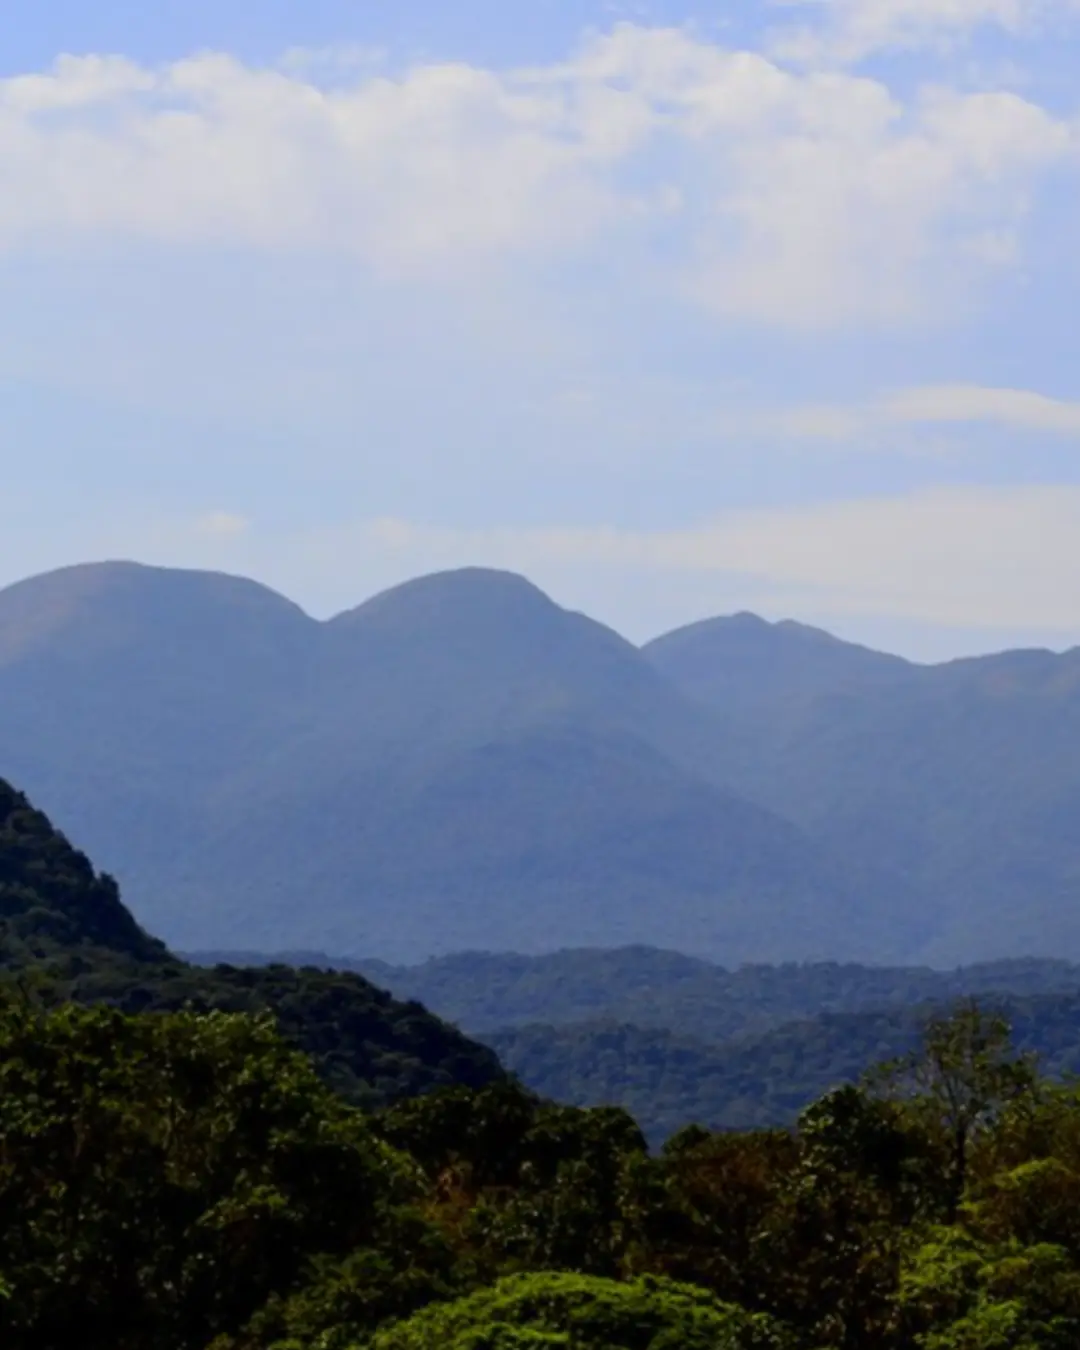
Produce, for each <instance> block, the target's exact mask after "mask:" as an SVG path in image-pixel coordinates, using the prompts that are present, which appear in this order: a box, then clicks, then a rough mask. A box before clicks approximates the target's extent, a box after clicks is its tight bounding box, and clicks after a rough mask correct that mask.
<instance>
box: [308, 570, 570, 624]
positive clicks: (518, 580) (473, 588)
mask: <svg viewBox="0 0 1080 1350" xmlns="http://www.w3.org/2000/svg"><path fill="white" fill-rule="evenodd" d="M559 612H561V611H560V610H559V606H558V605H556V604H555V602H554V601H553V600H551V599H550V598H549V597H548V596H546V595H545V594H544V592H543V591H542V590H541V589H540V588H539V586H535V585H533V583H532V582H531V581H529V580H528V579H527V578H525V577H523V576H521V575H519V573H517V572H507V571H502V570H500V569H498V568H493V567H459V568H455V569H453V570H451V571H445V572H430V573H428V574H427V575H426V576H422V577H414V578H413V579H412V580H411V581H404V582H402V583H401V584H400V585H398V586H391V587H390V588H389V589H388V590H385V591H380V592H379V594H378V595H374V596H372V597H371V599H370V600H365V601H364V603H363V604H361V605H357V606H356V608H355V609H349V610H346V611H345V612H344V613H343V614H339V615H338V616H337V617H336V618H335V619H332V620H331V621H330V622H331V624H338V625H352V624H354V623H360V622H363V623H376V624H379V625H380V626H382V625H384V624H386V625H390V626H394V625H396V624H398V623H402V624H413V623H428V622H432V621H438V620H440V619H446V618H450V619H460V618H464V617H466V616H474V617H479V616H490V617H491V618H492V619H498V620H505V619H506V618H507V617H508V616H513V615H515V614H520V615H521V616H523V617H524V616H525V615H528V614H545V615H550V614H555V613H559Z"/></svg>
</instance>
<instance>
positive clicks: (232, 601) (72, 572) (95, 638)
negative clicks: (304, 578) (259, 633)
mask: <svg viewBox="0 0 1080 1350" xmlns="http://www.w3.org/2000/svg"><path fill="white" fill-rule="evenodd" d="M264 620H270V621H273V620H277V621H279V622H281V621H284V623H285V624H286V625H289V626H291V627H303V626H307V625H309V624H312V623H313V622H314V621H313V620H311V619H309V618H308V616H307V615H306V614H305V613H304V612H303V610H302V609H300V607H299V606H298V605H295V604H293V602H292V601H291V600H286V599H285V597H284V596H282V595H278V593H277V592H276V591H272V590H271V589H270V588H269V587H268V586H263V585H262V584H260V583H259V582H257V581H250V580H248V579H247V578H246V577H237V576H231V575H229V574H227V573H224V572H208V571H196V570H189V569H183V568H171V567H152V566H148V565H146V564H144V563H137V562H128V561H107V562H93V563H80V564H78V565H76V566H73V567H61V568H58V569H56V570H55V571H52V572H43V573H40V574H39V575H37V576H33V577H28V578H27V579H26V580H24V581H18V582H16V583H15V584H14V585H12V586H8V587H7V588H6V589H4V590H0V664H3V663H4V662H6V661H11V660H14V659H17V658H18V657H20V656H23V655H26V654H28V653H30V652H33V651H35V650H39V649H41V648H42V647H47V646H48V645H49V644H50V643H52V642H53V641H56V640H64V639H70V638H72V637H74V636H78V638H79V639H80V640H81V641H83V642H86V643H90V644H92V645H93V646H94V647H95V648H98V649H100V648H101V647H103V646H110V645H113V644H115V643H117V642H123V641H125V640H127V639H128V638H129V637H130V636H131V635H133V634H135V633H139V634H145V633H146V632H147V631H149V630H151V629H156V630H163V629H168V630H170V631H171V632H172V633H174V634H177V635H182V634H183V633H184V632H185V631H186V630H193V631H195V630H197V631H198V634H199V636H200V637H201V636H202V635H203V629H204V628H205V625H206V624H207V623H208V622H209V623H211V624H216V625H219V626H221V627H222V628H223V629H227V628H230V627H234V626H235V625H236V624H238V623H241V624H242V623H244V622H246V621H254V622H255V623H261V622H262V621H264Z"/></svg>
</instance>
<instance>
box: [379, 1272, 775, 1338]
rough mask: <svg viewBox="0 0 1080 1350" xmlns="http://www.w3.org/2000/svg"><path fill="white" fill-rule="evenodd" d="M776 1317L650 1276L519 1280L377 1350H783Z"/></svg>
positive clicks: (418, 1324)
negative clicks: (618, 1280) (615, 1279)
mask: <svg viewBox="0 0 1080 1350" xmlns="http://www.w3.org/2000/svg"><path fill="white" fill-rule="evenodd" d="M790 1344H791V1342H790V1341H789V1340H788V1338H787V1337H786V1335H785V1334H784V1333H783V1331H782V1329H781V1328H780V1327H779V1326H778V1325H777V1324H776V1323H775V1322H773V1321H772V1320H771V1319H770V1318H768V1317H764V1316H761V1315H756V1316H755V1315H752V1314H748V1313H746V1312H744V1311H743V1310H742V1309H740V1308H735V1307H731V1306H728V1305H724V1304H722V1303H718V1302H717V1301H716V1300H715V1299H714V1298H712V1297H710V1296H709V1295H708V1294H707V1293H704V1292H703V1291H701V1290H699V1289H694V1288H691V1287H689V1286H686V1285H680V1284H675V1283H673V1282H672V1281H670V1280H664V1279H656V1278H652V1277H648V1276H647V1277H644V1278H641V1279H637V1280H630V1281H627V1282H625V1283H621V1284H616V1283H615V1282H613V1281H611V1280H604V1279H598V1278H596V1277H590V1276H585V1275H571V1274H550V1275H536V1274H528V1275H518V1276H512V1277H510V1278H508V1279H505V1280H501V1281H500V1282H499V1283H498V1284H496V1285H495V1286H494V1287H493V1288H491V1289H484V1290H481V1291H480V1292H479V1293H476V1294H473V1295H471V1296H470V1297H468V1298H465V1299H462V1300H460V1301H459V1302H457V1303H451V1304H447V1305H445V1306H442V1307H435V1308H431V1309H429V1310H427V1311H425V1312H422V1313H419V1314H418V1315H417V1316H415V1317H413V1318H411V1319H410V1320H409V1321H407V1322H403V1323H401V1324H400V1325H399V1326H397V1327H394V1328H392V1329H391V1330H389V1331H384V1332H380V1333H379V1334H377V1335H376V1337H375V1339H374V1341H373V1342H372V1350H430V1348H431V1347H432V1346H436V1345H437V1346H443V1347H445V1350H534V1348H535V1350H541V1348H542V1347H550V1348H551V1350H557V1347H563V1350H783V1347H785V1346H788V1345H790Z"/></svg>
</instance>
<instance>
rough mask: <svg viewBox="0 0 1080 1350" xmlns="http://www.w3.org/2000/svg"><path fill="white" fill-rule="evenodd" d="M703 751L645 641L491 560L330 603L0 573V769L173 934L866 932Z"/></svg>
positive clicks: (855, 951) (782, 950)
mask: <svg viewBox="0 0 1080 1350" xmlns="http://www.w3.org/2000/svg"><path fill="white" fill-rule="evenodd" d="M717 753H718V752H717V750H716V740H715V736H714V726H713V723H712V721H711V715H710V714H709V713H708V712H706V711H705V710H704V709H702V708H701V707H700V706H698V705H696V704H695V703H694V702H693V701H692V700H690V699H688V698H687V697H685V695H684V694H683V693H682V692H681V691H680V690H679V689H677V688H676V687H675V685H674V684H673V682H672V681H671V680H670V679H669V678H668V677H667V676H665V675H664V674H663V673H662V672H661V671H660V670H658V669H656V668H655V667H654V665H653V663H652V662H650V660H648V659H647V658H646V657H645V656H644V655H643V654H642V653H641V652H640V651H638V650H637V649H636V648H635V647H633V646H632V645H631V644H630V643H628V642H626V641H625V640H623V639H622V638H621V637H619V636H618V635H617V634H615V633H614V632H612V631H611V630H610V629H608V628H606V627H604V626H603V625H601V624H599V623H596V622H594V621H593V620H591V619H588V618H586V617H585V616H583V615H580V614H575V613H570V612H568V611H566V610H564V609H562V608H560V607H559V606H558V605H556V604H554V603H553V602H552V601H551V600H550V599H549V598H548V597H547V596H545V595H544V594H543V593H542V592H541V591H540V590H538V589H537V588H536V587H535V586H533V585H532V584H531V583H529V582H528V581H526V580H525V579H524V578H522V577H518V576H515V575H513V574H510V573H506V572H499V571H491V570H487V569H481V568H475V569H473V568H469V569H462V570H460V571H455V572H447V573H442V574H438V575H435V576H430V577H422V578H419V579H418V580H415V581H411V582H407V583H405V584H404V585H402V586H397V587H394V588H393V589H392V590H389V591H386V592H384V593H383V594H382V595H379V596H376V597H375V598H374V599H372V600H369V601H367V602H366V603H364V604H361V605H359V606H358V607H357V608H355V609H352V610H350V611H348V612H347V613H345V614H342V615H339V616H338V617H337V618H334V619H332V620H330V621H328V622H318V621H316V620H314V619H312V618H310V617H308V616H307V615H305V614H304V613H303V611H302V610H300V609H299V608H298V607H297V606H295V605H293V604H292V603H291V602H289V601H288V600H285V599H284V598H282V597H280V596H277V595H275V594H274V592H272V591H269V590H267V589H266V588H265V587H262V586H259V585H257V584H256V583H254V582H249V581H245V580H243V579H240V578H235V577H227V576H221V575H217V574H210V573H199V572H182V571H174V570H171V569H162V568H147V567H141V566H136V565H134V564H128V563H107V564H97V565H92V566H87V567H81V568H68V569H65V570H63V571H60V572H55V573H51V574H49V575H48V576H44V577H37V578H33V579H32V580H30V581H27V582H22V583H20V584H19V585H16V586H14V587H11V588H9V589H7V590H6V591H3V592H0V772H5V773H7V774H8V775H9V776H10V777H11V778H13V779H14V780H15V781H18V782H20V783H21V784H24V785H25V786H26V788H27V790H28V791H29V792H30V793H31V794H32V795H33V796H34V797H35V799H36V800H38V801H40V802H41V804H42V805H43V806H44V807H45V809H47V810H48V811H49V812H50V814H52V815H53V816H54V817H56V818H58V819H61V820H63V821H64V823H65V827H66V829H67V830H68V831H69V832H70V833H71V835H72V836H73V837H74V838H75V839H76V840H77V841H78V843H79V844H80V846H82V847H85V848H87V849H88V850H89V851H90V852H91V853H92V854H93V856H95V857H96V858H97V859H98V860H99V861H100V863H101V865H102V866H104V867H106V868H107V869H108V870H109V871H110V872H112V873H114V874H116V875H117V876H118V877H119V879H120V881H121V883H122V886H123V889H124V893H125V895H126V896H127V898H128V901H129V903H130V905H131V907H132V908H133V910H134V912H135V913H136V915H137V917H138V918H139V920H140V922H142V923H144V924H146V925H147V926H148V927H149V928H150V929H151V930H152V931H155V932H158V933H160V934H161V935H162V936H163V937H164V938H165V939H166V940H168V941H169V942H170V943H171V944H172V945H173V946H174V947H180V948H185V949H188V950H194V949H207V948H217V949H223V948H229V947H237V946H239V947H243V948H245V949H248V950H252V949H262V950H267V951H270V950H281V949H285V948H292V949H297V948H304V949H307V950H319V949H321V950H325V951H329V952H331V953H334V954H342V955H346V954H348V955H356V956H366V957H373V956H374V957H382V958H385V959H388V960H397V961H401V960H409V959H416V958H421V957H424V956H426V955H429V954H433V953H439V952H447V951H452V950H461V949H464V948H469V947H473V948H475V947H482V948H488V949H498V948H502V949H516V950H520V951H542V950H552V949H555V948H558V947H562V946H575V945H576V946H581V945H586V946H587V945H600V946H612V945H618V944H621V943H627V942H645V943H651V944H654V945H661V946H666V947H674V948H681V949H684V950H692V951H694V952H696V953H698V954H702V955H711V956H713V957H716V958H718V959H721V960H725V961H741V960H746V959H760V960H768V959H781V958H810V957H816V956H830V957H835V956H851V957H853V958H854V957H864V956H867V955H870V954H872V952H871V948H870V945H869V944H870V938H869V937H868V929H867V924H866V922H865V921H864V909H865V907H864V906H863V905H862V904H861V903H860V896H859V895H858V894H857V893H856V892H855V891H854V890H853V888H852V887H851V885H850V884H849V883H848V882H847V881H846V880H845V878H844V876H843V875H842V871H841V870H840V869H838V868H837V866H836V865H835V864H834V862H833V861H832V859H831V857H830V856H829V855H828V854H827V853H826V852H824V851H823V850H822V849H821V848H819V847H818V846H817V845H815V844H814V843H813V842H811V840H810V839H809V837H808V836H806V835H805V834H804V833H803V832H802V831H801V830H800V829H799V828H798V827H797V826H795V825H793V824H791V823H790V822H788V821H786V820H784V819H781V818H780V817H778V816H777V815H775V814H773V813H771V812H770V811H769V810H767V809H765V808H763V807H761V806H757V805H753V804H751V803H750V802H748V801H746V800H743V799H741V798H740V797H738V796H737V795H735V794H734V793H732V792H731V791H730V790H729V789H728V788H726V787H725V786H724V778H725V775H724V771H723V769H724V766H723V764H722V763H719V762H718V758H717Z"/></svg>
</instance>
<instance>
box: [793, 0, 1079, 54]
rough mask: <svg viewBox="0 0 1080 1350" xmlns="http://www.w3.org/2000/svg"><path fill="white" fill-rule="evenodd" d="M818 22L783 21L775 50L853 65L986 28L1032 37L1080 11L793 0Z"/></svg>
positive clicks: (1070, 2) (944, 45) (1010, 3)
mask: <svg viewBox="0 0 1080 1350" xmlns="http://www.w3.org/2000/svg"><path fill="white" fill-rule="evenodd" d="M792 8H794V9H796V11H801V12H802V13H803V14H811V15H813V21H811V22H807V21H805V20H804V21H801V22H793V23H792V22H789V23H785V24H781V25H778V26H777V28H776V30H775V31H774V33H773V35H772V42H771V50H772V51H773V52H774V54H775V55H777V56H778V57H780V58H782V59H786V60H792V61H796V62H802V63H805V64H809V65H820V64H822V63H826V64H828V63H835V64H839V65H852V64H856V63H858V62H860V61H862V60H864V59H865V58H866V57H868V56H873V55H876V54H877V53H879V52H883V51H896V50H902V51H903V50H906V51H926V50H931V51H938V52H940V51H943V50H950V49H952V48H955V47H957V46H959V45H962V44H965V43H966V42H968V41H969V40H970V39H971V38H972V37H974V35H975V34H977V33H978V32H979V31H980V30H984V29H996V30H998V31H999V32H1004V33H1006V34H1008V35H1009V36H1011V37H1014V38H1016V37H1021V36H1024V35H1031V34H1034V33H1036V32H1038V31H1040V30H1043V29H1045V28H1046V26H1048V25H1051V24H1060V23H1062V22H1067V21H1069V20H1071V19H1073V18H1075V17H1077V16H1078V15H1080V7H1078V6H1077V5H1076V4H1075V3H1074V0H793V3H792Z"/></svg>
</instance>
